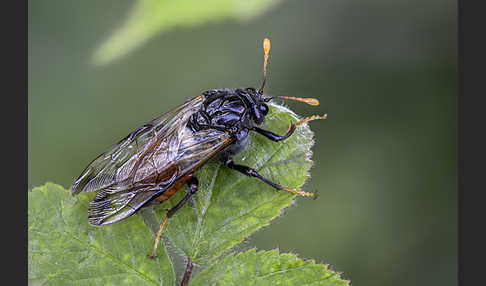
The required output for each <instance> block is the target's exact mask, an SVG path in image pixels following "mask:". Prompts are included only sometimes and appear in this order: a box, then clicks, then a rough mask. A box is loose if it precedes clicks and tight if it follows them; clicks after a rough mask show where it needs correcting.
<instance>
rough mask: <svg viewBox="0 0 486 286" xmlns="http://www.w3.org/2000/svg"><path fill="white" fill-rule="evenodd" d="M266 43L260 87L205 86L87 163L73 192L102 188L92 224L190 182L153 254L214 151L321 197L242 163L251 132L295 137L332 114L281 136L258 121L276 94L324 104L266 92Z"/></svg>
mask: <svg viewBox="0 0 486 286" xmlns="http://www.w3.org/2000/svg"><path fill="white" fill-rule="evenodd" d="M263 47H264V65H263V82H262V85H261V87H260V89H259V90H256V89H255V88H246V89H239V88H237V89H215V90H208V91H205V92H203V93H202V94H201V95H199V96H197V97H195V98H193V99H191V100H188V101H186V102H185V103H184V104H182V105H180V106H179V107H177V108H175V109H174V110H171V111H169V112H167V113H166V114H163V115H161V116H159V117H157V118H155V119H153V120H151V121H149V122H148V123H147V124H145V125H143V126H142V127H140V128H138V129H137V130H135V131H133V132H131V133H130V134H129V135H128V136H126V137H125V138H123V139H122V140H121V141H119V142H118V143H117V144H115V145H114V146H112V147H111V148H110V149H108V150H107V151H106V152H104V153H103V154H101V155H100V156H99V157H98V158H96V159H95V160H94V161H92V162H91V163H90V164H89V165H88V167H86V169H85V170H84V171H83V172H82V174H81V175H80V176H79V178H78V179H77V180H76V181H75V182H74V184H73V186H72V188H71V192H72V194H73V195H76V194H79V193H82V192H96V195H95V197H94V199H93V200H92V201H91V202H90V204H89V209H88V222H89V224H91V225H94V226H103V225H109V224H112V223H116V222H118V221H121V220H123V219H125V218H127V217H129V216H131V215H133V214H134V213H136V212H137V211H138V210H140V209H141V208H143V207H146V206H149V205H153V204H160V203H162V202H164V201H166V200H168V199H169V198H170V197H172V196H173V195H174V194H175V193H176V192H177V191H178V190H179V189H181V187H182V186H183V185H185V184H187V185H188V190H187V193H186V194H185V196H184V197H183V198H182V200H181V201H179V202H178V203H177V204H176V205H175V206H174V207H172V208H171V209H169V210H168V212H167V215H166V217H165V219H164V220H163V221H162V223H161V225H160V228H159V231H158V233H157V236H156V238H155V243H154V248H153V252H152V254H151V255H150V256H149V257H151V258H154V257H155V255H156V250H157V246H158V243H159V240H160V238H161V236H162V233H163V230H164V228H165V226H166V224H167V222H168V220H169V219H170V218H171V217H172V216H173V215H174V214H175V213H176V212H177V211H178V210H179V209H180V208H181V207H182V206H183V205H184V204H185V203H186V202H187V201H188V200H189V199H191V197H192V196H193V195H194V194H195V193H196V192H197V191H198V185H199V183H198V179H197V178H196V176H195V175H194V174H195V172H196V171H197V170H198V169H199V168H201V167H202V166H203V165H204V164H205V163H206V162H207V161H208V160H210V159H211V158H213V157H214V158H217V159H219V160H221V161H222V162H223V163H224V164H225V165H226V166H227V167H229V168H231V169H234V170H236V171H238V172H241V173H243V174H244V175H247V176H250V177H254V178H256V179H259V180H261V181H263V182H264V183H266V184H269V185H270V186H272V187H274V188H275V189H277V190H283V191H288V192H291V193H294V194H297V195H301V196H306V197H315V196H316V195H315V194H313V193H308V192H304V191H302V190H295V189H289V188H286V187H283V186H281V185H279V184H277V183H275V182H272V181H270V180H269V179H266V178H265V177H263V176H261V175H260V174H259V173H258V172H257V171H255V170H254V169H252V168H251V167H248V166H244V165H239V164H235V163H234V162H233V160H232V157H233V156H234V155H236V154H238V153H239V152H241V151H242V150H243V149H244V148H245V147H246V145H247V144H248V139H249V133H250V132H251V131H253V132H256V133H258V134H261V135H263V136H265V137H266V138H268V139H269V140H272V141H275V142H278V141H282V140H285V139H287V138H288V137H290V136H291V135H292V133H293V132H294V131H295V130H296V128H297V127H298V126H299V125H302V124H303V123H305V122H308V121H311V120H315V119H326V117H327V114H324V115H323V116H317V115H315V116H312V117H308V118H305V119H303V120H301V121H299V122H297V123H295V124H294V123H292V124H290V128H289V130H288V132H287V133H286V134H284V135H282V136H281V135H277V134H275V133H273V132H271V131H269V130H265V129H262V128H260V127H259V126H261V125H263V123H264V119H265V116H266V115H267V113H268V111H269V108H268V105H267V104H266V103H267V102H269V101H271V100H272V99H275V98H281V99H288V100H296V101H301V102H305V103H308V104H310V105H318V104H319V101H318V100H317V99H313V98H298V97H287V96H272V97H266V96H264V94H263V88H264V87H265V82H266V74H267V65H268V58H269V52H270V40H268V39H264V42H263Z"/></svg>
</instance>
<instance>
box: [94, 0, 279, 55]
mask: <svg viewBox="0 0 486 286" xmlns="http://www.w3.org/2000/svg"><path fill="white" fill-rule="evenodd" d="M279 1H280V0H206V1H200V0H178V1H169V0H138V1H137V3H136V5H135V7H133V9H132V12H131V14H130V16H129V17H128V19H127V20H126V22H125V23H124V24H123V25H121V27H120V28H119V29H118V30H117V31H116V32H115V33H114V34H113V35H112V36H110V37H109V38H108V39H107V40H106V41H105V42H104V43H103V44H102V45H101V46H100V47H99V48H98V50H97V51H96V53H95V55H94V62H95V63H97V64H107V63H109V62H111V61H113V60H116V59H117V58H119V57H122V56H124V55H125V54H127V53H129V52H130V51H132V50H133V49H135V48H137V47H138V46H140V45H141V44H143V43H144V42H145V41H147V40H148V39H150V38H151V37H153V36H154V35H155V34H157V33H161V32H164V31H167V30H169V29H171V28H173V27H175V26H181V27H191V26H196V25H200V24H203V23H204V22H208V21H218V20H223V19H228V18H233V19H237V20H249V19H251V18H253V17H255V16H258V15H260V14H262V13H263V12H264V11H265V10H267V9H268V8H270V7H271V6H273V5H275V4H277V3H278V2H279Z"/></svg>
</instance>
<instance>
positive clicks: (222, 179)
mask: <svg viewBox="0 0 486 286" xmlns="http://www.w3.org/2000/svg"><path fill="white" fill-rule="evenodd" d="M269 107H270V112H269V114H268V115H267V117H266V123H265V125H264V126H265V129H267V130H272V131H273V132H276V133H277V134H285V132H287V130H288V128H289V125H290V123H291V122H295V121H297V120H298V118H297V116H296V115H295V114H294V113H293V112H292V111H290V110H289V109H287V108H285V107H282V106H280V105H276V104H270V105H269ZM317 123H319V122H317ZM312 137H313V133H312V131H311V130H310V128H309V126H308V125H307V124H303V125H301V126H299V127H298V128H297V130H296V131H295V133H294V134H293V135H292V136H291V137H290V138H288V139H287V140H284V141H282V142H273V141H270V140H268V139H267V138H265V137H263V136H262V135H259V134H256V133H253V132H252V134H251V137H250V143H249V145H248V147H247V148H246V149H245V150H244V151H243V152H242V153H241V154H239V155H238V156H236V157H235V158H234V161H235V162H236V163H238V164H244V165H247V166H249V167H252V168H254V169H256V170H257V171H258V172H259V173H260V174H261V175H262V176H264V177H266V178H268V179H270V180H272V181H274V182H276V183H279V184H281V185H283V186H286V187H290V188H299V187H301V186H302V185H303V184H304V182H305V180H306V179H307V177H308V176H309V175H310V174H309V169H310V167H311V165H312V161H311V160H310V159H309V156H310V153H311V152H310V148H311V146H312V144H313V139H312ZM195 176H196V177H197V178H198V179H199V191H198V192H197V193H196V196H195V197H196V199H195V201H196V204H197V207H196V206H194V204H193V203H192V202H191V201H189V202H188V203H187V204H186V205H185V206H184V207H182V208H181V209H180V210H179V211H178V212H177V213H176V214H175V215H174V216H173V217H172V218H171V219H170V220H169V223H168V225H167V229H166V231H165V234H164V236H165V238H166V239H167V240H168V241H169V242H170V244H171V246H173V247H174V248H175V249H176V250H177V251H178V252H179V253H180V254H182V255H183V256H185V257H190V258H191V259H192V261H193V262H194V263H195V264H196V265H198V266H202V267H204V266H207V265H209V264H210V263H212V262H213V261H214V260H215V259H216V258H218V257H220V256H221V255H222V254H224V253H225V252H227V251H229V250H230V249H232V248H233V247H234V246H235V245H237V244H238V243H240V242H242V240H244V238H245V237H248V236H250V235H251V234H252V233H254V232H255V231H257V230H258V229H260V228H262V227H264V226H267V225H269V223H270V222H271V221H272V220H273V219H274V218H276V217H277V216H279V215H280V214H281V210H282V209H284V208H286V207H288V206H289V205H291V204H292V203H293V201H294V198H295V195H294V194H291V193H289V192H286V191H277V190H275V189H274V188H273V187H271V186H269V185H267V184H265V183H263V182H261V181H259V180H257V179H255V178H250V177H247V176H245V175H243V174H241V173H239V172H237V171H234V170H231V169H229V168H228V167H226V166H224V165H223V164H221V163H219V162H217V161H214V162H209V163H207V164H206V166H205V167H204V168H203V169H201V170H200V171H198V172H196V174H195ZM185 188H186V187H185ZM185 188H184V190H181V191H179V192H178V193H176V195H174V197H172V198H171V199H170V200H169V201H167V202H164V205H163V206H164V207H158V208H155V210H156V212H157V213H158V214H159V219H160V220H162V219H163V218H164V217H165V213H166V212H165V210H164V208H168V207H170V206H173V205H175V204H176V203H177V202H178V201H179V200H181V199H182V197H183V196H184V194H185ZM302 199H309V198H302Z"/></svg>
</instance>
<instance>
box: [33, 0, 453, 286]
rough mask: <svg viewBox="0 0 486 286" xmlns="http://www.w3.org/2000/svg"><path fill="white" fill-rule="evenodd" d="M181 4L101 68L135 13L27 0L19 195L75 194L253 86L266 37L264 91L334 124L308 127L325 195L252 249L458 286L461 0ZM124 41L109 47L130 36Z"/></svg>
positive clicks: (384, 277) (372, 281)
mask: <svg viewBox="0 0 486 286" xmlns="http://www.w3.org/2000/svg"><path fill="white" fill-rule="evenodd" d="M162 2H170V1H162ZM182 2H187V3H189V4H187V5H188V6H187V7H186V8H187V9H188V10H187V11H188V12H186V10H184V9H186V8H184V9H182V8H181V9H180V10H181V11H172V10H171V11H170V13H168V15H165V16H164V17H167V18H170V19H171V21H172V22H171V21H168V22H167V23H169V24H170V25H168V26H167V27H166V28H164V29H163V31H162V32H161V33H156V31H155V32H153V37H150V35H149V36H147V35H145V37H146V38H147V40H146V41H145V42H140V45H139V46H138V47H136V48H134V49H132V50H131V51H128V53H126V54H125V55H121V56H120V57H119V58H116V59H114V60H112V61H110V62H107V63H105V64H102V65H100V64H95V63H94V61H93V57H94V56H95V55H96V53H97V51H99V47H100V46H101V45H102V44H103V43H104V42H106V40H107V39H108V38H109V37H111V36H112V35H113V34H114V33H115V32H116V31H117V30H118V29H119V28H120V27H122V26H123V25H124V23H126V22H127V21H128V19H130V17H131V15H132V13H133V12H132V11H133V9H134V6H135V2H133V1H127V0H123V1H120V0H117V1H93V0H90V1H87V0H85V1H65V0H58V1H51V0H48V1H47V0H46V1H29V3H28V5H29V24H28V29H29V31H28V33H29V36H28V37H29V47H28V58H29V66H28V81H29V86H28V90H29V131H28V136H29V142H28V146H29V150H28V151H29V154H28V156H29V166H28V171H29V174H28V176H29V187H33V186H37V185H40V184H43V183H44V182H46V181H52V182H56V183H59V184H62V185H64V186H65V187H66V188H68V187H70V185H71V184H72V182H73V180H74V179H75V178H76V177H77V176H78V175H79V174H80V173H81V171H82V170H83V168H84V167H85V166H86V165H87V164H88V163H89V162H90V161H91V160H92V159H93V158H95V157H96V156H97V155H99V154H100V153H101V152H103V151H104V150H105V149H106V148H107V147H109V146H111V145H112V144H114V143H115V142H117V141H118V140H119V139H121V138H122V137H124V136H125V135H127V134H128V133H129V132H130V131H132V130H133V129H136V128H137V127H139V126H140V125H142V124H144V123H145V122H147V121H148V120H150V119H152V118H153V117H156V116H158V115H160V114H162V113H165V112H166V111H168V110H170V109H172V108H174V107H175V106H177V105H178V104H180V103H182V102H183V101H184V100H185V99H187V98H190V97H194V96H196V95H198V94H199V93H200V92H202V91H204V90H207V89H213V88H221V87H248V86H256V87H258V86H259V84H260V82H261V77H262V73H261V70H262V61H263V51H262V45H261V43H262V39H263V38H264V37H269V38H270V39H271V42H272V51H271V56H270V66H269V74H268V81H267V87H266V92H267V93H270V94H275V95H290V96H292V95H293V96H302V97H317V98H319V100H320V101H321V105H320V106H319V107H311V106H308V105H305V104H299V103H293V102H289V103H288V105H289V106H290V107H291V108H292V109H293V110H295V111H296V112H297V113H298V114H300V115H302V116H308V115H312V114H316V113H317V114H321V113H323V112H328V114H329V117H328V120H327V121H320V122H317V121H316V122H313V123H311V128H312V129H313V130H314V131H315V132H316V136H315V137H316V138H315V139H316V144H315V146H314V148H313V151H314V154H313V159H314V161H315V166H314V167H313V169H312V178H311V179H310V180H309V182H308V183H307V185H306V190H307V191H311V192H314V191H318V192H319V193H320V195H321V196H320V198H319V199H318V200H315V201H313V200H307V199H302V198H299V199H298V204H297V206H296V207H292V208H290V209H289V210H288V213H289V214H288V215H286V216H284V217H282V218H279V219H278V220H276V221H275V223H274V224H273V225H272V226H271V227H268V228H266V229H264V230H262V231H259V232H258V233H256V234H255V235H253V236H252V237H251V238H250V244H252V245H256V246H257V247H258V248H260V249H270V248H275V247H277V246H280V249H281V250H282V251H284V252H294V253H295V252H297V253H299V254H300V256H301V257H307V258H315V259H316V261H317V262H320V263H330V264H331V265H332V266H333V267H335V269H336V270H337V271H341V272H343V273H344V274H343V275H344V277H345V278H346V279H351V280H352V283H353V284H354V285H456V284H457V134H458V124H457V101H458V100H457V94H458V91H457V87H458V83H457V7H456V5H457V3H456V2H457V1H451V0H443V1H439V0H428V1H417V0H413V1H404V0H400V1H398V0H397V1H385V0H372V1H360V0H327V1H317V0H315V1H262V2H258V1H249V2H248V4H244V3H245V1H235V0H233V1H231V2H232V3H233V4H234V3H237V4H235V5H232V6H230V7H229V8H228V7H226V6H224V5H223V4H221V3H218V2H224V1H210V2H207V3H212V4H207V5H206V6H205V7H204V8H205V9H202V8H201V7H198V6H197V5H201V4H196V3H203V2H202V1H201V2H195V1H192V2H193V3H192V4H191V1H182ZM182 2H181V3H182ZM205 3H206V2H205ZM211 5H213V6H214V7H215V8H218V9H219V8H221V7H223V8H224V9H220V10H217V9H216V10H217V11H215V12H214V11H213V12H212V10H211V9H213V10H214V9H215V8H214V7H213V6H211ZM245 5H252V6H251V7H250V8H248V7H247V6H245ZM181 7H182V6H181ZM212 7H213V8H212ZM199 9H202V10H201V11H202V12H200V11H199ZM245 9H246V10H245ZM189 10H191V11H189ZM167 11H168V10H167ZM208 11H209V12H208ZM191 13H192V14H191ZM204 13H206V14H204ZM166 14H167V13H166ZM205 15H206V17H207V18H208V19H204V16H205ZM228 15H231V16H228ZM252 15H254V17H251V16H252ZM149 16H150V15H148V16H146V17H149ZM197 16H201V18H203V19H199V20H197V21H192V22H191V19H196V18H197ZM145 19H148V18H145ZM206 20H209V21H206ZM188 22H190V23H191V25H186V23H188ZM157 29H162V28H160V27H159V28H157ZM157 29H155V30H157ZM132 32H133V31H132ZM125 38H126V39H125V40H127V41H126V42H121V44H119V46H118V48H126V47H127V45H130V40H132V39H133V40H134V41H135V40H137V38H136V37H132V36H131V34H128V37H125ZM138 40H140V38H138ZM115 48H116V46H115ZM107 54H108V55H114V54H116V53H113V54H112V53H111V52H108V53H106V54H105V56H106V55H107Z"/></svg>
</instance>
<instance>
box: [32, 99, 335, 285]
mask: <svg viewBox="0 0 486 286" xmlns="http://www.w3.org/2000/svg"><path fill="white" fill-rule="evenodd" d="M269 106H270V112H269V114H268V115H267V120H266V123H265V125H264V126H265V129H268V130H272V131H273V132H276V133H278V134H284V133H285V132H286V131H287V130H288V127H289V125H290V123H291V122H295V121H297V120H298V117H297V116H296V115H295V114H294V113H293V112H292V111H290V110H289V109H287V108H285V107H283V106H280V105H277V104H270V105H269ZM312 137H313V133H312V132H311V130H310V128H309V127H308V125H307V124H303V125H301V126H299V127H298V128H297V130H296V131H295V133H294V134H293V135H292V136H291V137H290V138H288V139H287V140H285V141H283V142H273V141H270V140H268V139H266V138H265V137H263V136H261V135H259V134H253V133H252V134H251V137H250V143H249V145H248V146H247V148H246V149H245V150H244V151H243V152H242V153H241V154H239V155H238V156H236V157H235V158H234V160H235V162H236V163H239V164H244V165H248V166H250V167H253V168H255V169H256V170H257V171H258V172H259V173H260V174H262V175H263V176H265V177H266V178H268V179H270V180H272V181H275V182H277V183H280V184H282V185H284V186H287V187H290V188H300V187H301V186H302V185H303V184H304V183H305V180H306V179H307V178H308V177H309V175H310V174H309V169H310V167H311V165H312V161H311V160H310V154H311V152H310V148H311V146H312V144H313V139H312ZM195 175H196V176H197V177H198V179H199V182H200V190H199V191H198V193H197V194H196V196H195V203H196V204H195V205H193V203H192V202H191V201H189V202H188V203H187V204H186V205H185V206H184V207H182V208H181V209H180V210H179V211H178V212H177V213H176V214H175V215H174V216H173V217H172V218H171V219H170V220H169V222H168V225H167V229H166V230H165V233H164V240H165V241H168V242H169V243H170V244H171V246H172V247H173V248H174V249H175V251H177V252H178V253H179V254H182V256H183V257H190V258H191V259H192V261H193V262H194V263H195V264H196V272H197V271H201V270H202V272H200V274H198V275H196V276H195V279H194V283H196V284H197V283H204V281H220V282H219V283H223V284H224V283H226V282H224V281H225V279H229V280H228V281H230V280H231V279H230V278H228V277H221V278H220V279H219V278H217V277H218V275H222V273H220V270H221V269H229V268H228V267H231V265H235V264H238V263H239V265H244V267H243V268H244V270H245V271H247V272H251V273H253V274H251V275H250V274H248V275H247V274H245V275H246V276H248V277H250V276H251V277H253V278H252V279H255V281H257V282H259V280H258V279H260V278H262V277H260V276H261V274H262V273H267V272H266V271H270V272H268V273H267V274H268V275H267V274H264V275H267V276H266V278H265V279H266V280H265V281H267V280H268V281H273V279H276V280H275V281H276V282H275V283H276V284H279V283H280V284H283V285H285V284H286V283H291V282H289V281H293V280H292V279H297V278H296V277H297V276H298V275H301V276H302V275H304V274H305V275H304V276H302V277H300V278H299V279H300V280H299V281H311V280H312V279H314V280H312V281H314V282H315V283H317V284H318V285H320V284H319V283H321V282H322V281H321V280H319V279H324V278H323V277H328V276H329V275H330V272H329V271H327V270H326V269H325V267H324V266H318V265H315V264H314V263H313V262H303V261H301V260H298V259H295V257H293V256H292V255H278V253H276V252H272V251H268V252H255V251H253V252H252V251H249V252H246V254H244V255H237V256H234V255H230V256H227V257H224V255H225V254H227V253H228V252H229V251H230V250H231V249H232V248H233V247H234V246H235V245H237V244H239V243H240V242H241V241H243V240H244V238H245V237H248V236H250V235H251V234H252V233H254V232H255V231H257V230H258V229H260V228H262V227H264V226H267V225H269V224H270V222H271V221H272V220H273V219H275V218H276V217H277V216H279V215H280V214H281V210H282V209H284V208H286V207H288V206H289V205H291V204H292V203H293V202H294V199H295V195H294V194H291V193H288V192H285V191H277V190H275V189H273V188H272V187H270V186H268V185H266V184H264V183H263V182H261V181H259V180H257V179H255V178H249V177H247V176H244V175H243V174H241V173H238V172H236V171H234V170H230V169H228V168H227V167H226V166H224V165H222V164H221V163H219V162H218V161H216V160H214V161H211V162H208V163H207V164H206V165H205V166H204V167H203V168H202V169H201V170H199V171H198V172H196V174H195ZM185 188H186V187H184V188H183V189H182V190H181V191H179V192H177V193H176V194H175V195H174V197H173V198H171V199H170V200H168V201H166V202H164V204H163V205H161V206H156V207H154V208H147V209H145V210H141V211H139V212H138V213H139V214H140V216H132V217H129V218H127V219H125V220H123V221H121V222H118V223H115V224H113V225H109V226H103V227H93V226H90V225H88V222H87V221H88V220H87V213H88V204H89V201H90V199H91V198H92V197H93V195H94V194H92V193H85V194H81V195H78V196H76V197H73V196H71V195H70V193H69V191H67V190H65V189H64V188H62V187H61V186H59V185H56V184H52V183H47V184H46V185H44V186H41V187H37V188H34V189H33V190H32V191H30V192H29V195H28V204H29V208H28V210H29V213H28V218H29V222H28V223H29V226H28V231H29V263H28V268H29V281H30V283H31V284H36V283H38V284H42V285H96V284H100V285H150V284H158V285H174V283H175V274H174V269H173V266H172V263H171V260H170V259H169V257H168V255H167V252H166V250H165V247H164V244H162V243H161V245H160V246H159V248H158V253H157V254H158V258H157V259H156V260H151V259H148V258H147V254H149V253H150V252H151V251H152V247H153V241H154V240H153V239H154V233H155V232H156V231H157V229H158V224H159V223H160V221H162V219H163V217H164V216H165V213H166V211H165V209H167V208H169V207H171V206H173V205H175V204H176V203H177V202H178V201H179V200H180V199H182V197H183V196H184V194H185ZM306 199H307V198H306ZM154 210H155V212H154ZM140 217H141V218H142V219H140ZM144 223H145V224H144ZM147 226H149V227H147ZM255 255H256V256H255ZM260 256H261V257H260ZM222 257H224V258H223V259H222V260H221V261H219V259H221V258H222ZM252 257H257V258H252ZM292 257H293V258H292ZM294 260H295V261H294ZM265 261H266V262H265ZM289 261H294V262H293V263H290V262H289ZM263 262H265V263H263ZM262 263H263V264H262ZM208 267H209V268H208ZM295 267H299V269H301V270H302V271H300V270H298V269H296V270H292V271H290V270H291V269H294V268H295ZM323 267H324V268H323ZM211 269H213V270H214V271H213V270H211ZM278 269H283V270H285V273H286V274H285V275H277V273H276V274H275V275H273V274H272V273H274V272H276V271H277V272H278V271H280V270H278ZM283 270H282V271H283ZM223 272H224V273H226V274H228V273H229V270H225V271H223ZM294 272H295V273H294ZM224 273H223V274H224ZM231 273H232V274H231V275H233V274H234V275H237V274H238V273H236V272H234V271H233V272H231ZM289 273H292V274H291V275H290V274H289ZM299 273H302V274H299ZM240 274H241V273H240ZM240 274H238V275H240ZM270 274H272V275H270ZM211 275H214V277H211ZM289 275H290V276H289ZM333 275H334V274H333ZM331 276H332V275H331ZM331 276H329V277H328V278H326V279H325V282H326V283H327V282H329V281H334V280H335V279H334V278H332V277H334V276H332V277H331ZM237 277H241V275H240V276H237ZM258 277H260V278H258ZM306 277H307V278H306ZM331 278H332V279H331ZM279 279H280V280H279ZM282 279H283V280H282ZM306 279H307V280H306ZM308 279H310V280H308ZM333 279H334V280H333ZM198 281H199V282H198ZM235 281H239V280H235ZM323 281H324V280H323ZM336 281H337V280H336ZM269 283H270V282H269ZM240 285H241V284H240ZM324 285H326V284H324ZM333 285H336V284H333Z"/></svg>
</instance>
